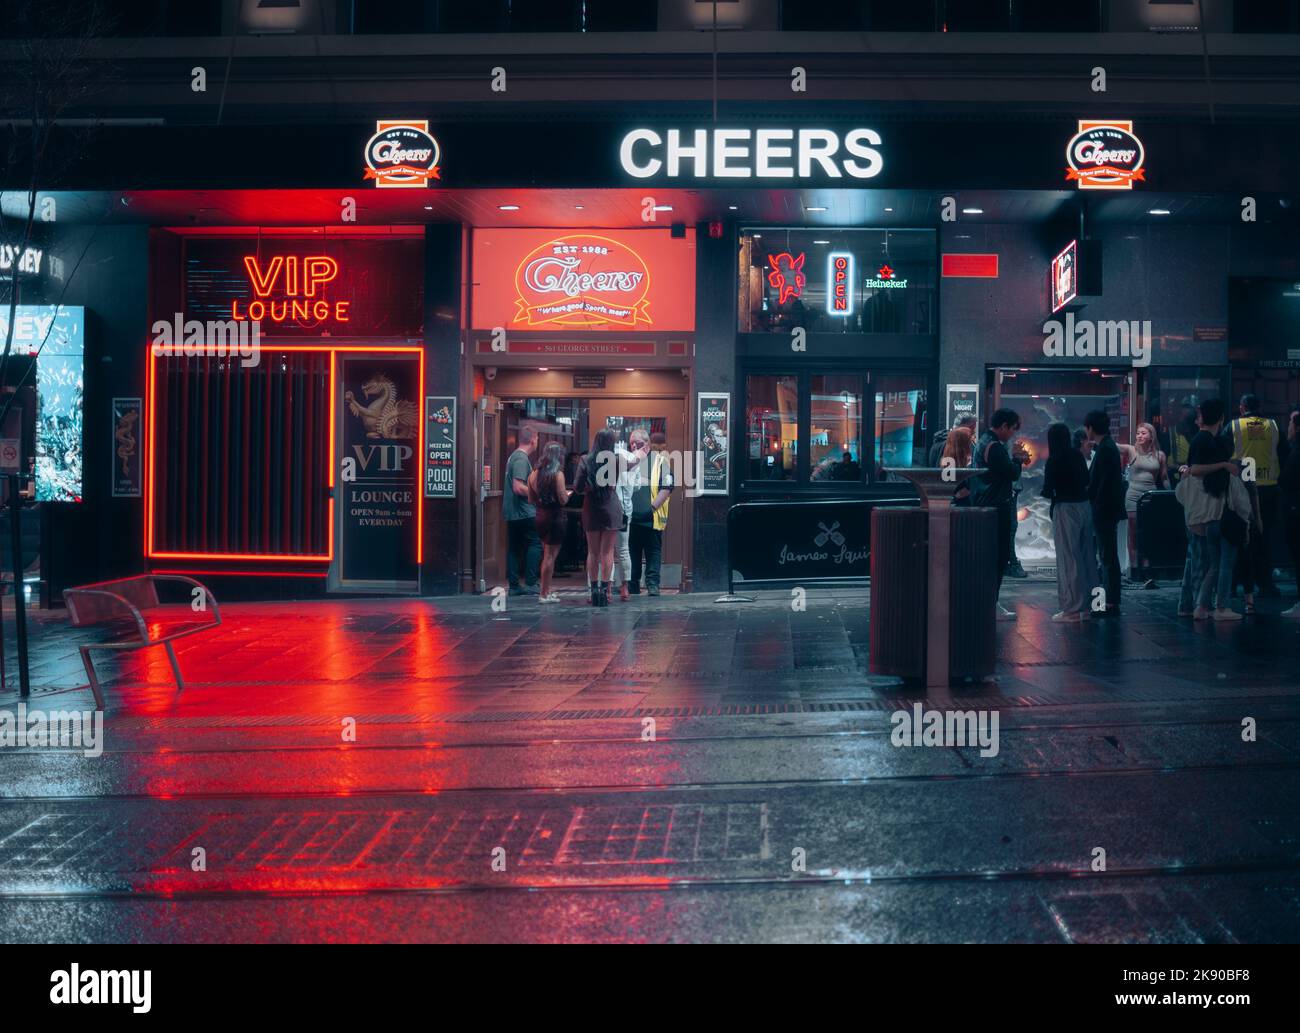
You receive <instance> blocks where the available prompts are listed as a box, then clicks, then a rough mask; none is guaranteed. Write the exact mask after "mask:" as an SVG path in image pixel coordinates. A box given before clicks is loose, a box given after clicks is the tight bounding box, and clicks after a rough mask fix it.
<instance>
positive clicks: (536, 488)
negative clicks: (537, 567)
mask: <svg viewBox="0 0 1300 1033" xmlns="http://www.w3.org/2000/svg"><path fill="white" fill-rule="evenodd" d="M528 501H529V502H531V503H532V504H533V505H534V506H535V507H537V516H536V518H535V519H536V521H537V537H538V538H540V539H541V540H542V571H541V582H542V583H541V591H540V592H539V594H538V596H537V601H538V602H540V603H558V602H559V601H560V593H558V592H556V591H554V590H553V589H552V588H551V580H552V578H554V576H555V558H556V557H557V556H558V555H559V554H560V547H561V546H562V545H563V544H564V533H565V530H566V529H567V527H568V523H569V514H568V513H566V512H565V510H564V504H565V503H566V502H568V501H569V493H568V491H566V490H565V487H564V447H563V446H562V445H559V444H557V443H555V442H551V444H549V445H547V446H546V448H545V449H544V450H543V451H542V459H541V462H539V463H538V464H537V469H536V470H534V471H533V472H532V473H531V474H529V475H528Z"/></svg>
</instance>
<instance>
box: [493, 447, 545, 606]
mask: <svg viewBox="0 0 1300 1033" xmlns="http://www.w3.org/2000/svg"><path fill="white" fill-rule="evenodd" d="M536 450H537V432H536V431H535V430H533V428H532V427H520V428H519V447H518V448H516V449H515V450H514V452H512V453H511V454H510V458H509V459H508V460H507V461H506V483H505V490H504V491H503V492H502V494H501V515H502V517H504V519H505V522H506V577H508V578H509V580H510V594H511V595H536V594H537V575H538V572H539V571H540V569H541V565H542V540H541V539H540V538H538V537H537V522H536V520H535V517H536V516H537V508H536V507H535V506H534V505H533V504H532V503H531V502H529V501H528V476H529V474H531V473H532V472H533V461H532V459H531V458H530V457H531V456H532V454H533V452H535V451H536ZM521 569H522V570H523V571H524V572H525V573H524V580H525V583H524V584H522V585H521V584H520V583H519V580H520V571H521Z"/></svg>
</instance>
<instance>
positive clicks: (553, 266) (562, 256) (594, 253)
mask: <svg viewBox="0 0 1300 1033" xmlns="http://www.w3.org/2000/svg"><path fill="white" fill-rule="evenodd" d="M472 254H473V263H474V267H473V282H474V287H473V293H472V295H471V301H470V306H471V307H470V311H471V320H472V325H473V326H474V327H475V328H476V329H481V330H488V329H493V328H495V327H504V328H506V329H507V330H539V331H551V332H555V331H564V330H584V331H586V330H613V331H616V332H622V333H627V332H628V331H661V330H669V331H691V330H694V329H695V231H694V230H693V229H687V231H686V236H685V237H677V238H675V237H673V236H672V234H671V231H670V230H667V229H653V230H594V231H585V230H584V231H579V230H571V231H565V230H545V229H542V230H514V229H503V230H476V231H475V232H474V242H473V251H472ZM511 350H516V349H513V348H512V349H511Z"/></svg>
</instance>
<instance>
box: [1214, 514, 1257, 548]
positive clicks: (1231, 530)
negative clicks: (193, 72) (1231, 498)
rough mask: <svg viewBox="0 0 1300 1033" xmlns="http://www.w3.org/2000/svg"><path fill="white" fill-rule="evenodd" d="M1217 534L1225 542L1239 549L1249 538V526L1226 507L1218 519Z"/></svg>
mask: <svg viewBox="0 0 1300 1033" xmlns="http://www.w3.org/2000/svg"><path fill="white" fill-rule="evenodd" d="M1219 533H1220V534H1221V535H1223V540H1224V541H1225V542H1228V543H1229V544H1231V545H1235V546H1236V547H1237V548H1238V549H1240V548H1241V547H1242V546H1243V545H1245V544H1246V541H1247V539H1248V538H1249V537H1250V525H1249V524H1247V523H1246V521H1244V520H1242V519H1241V517H1239V516H1237V511H1236V510H1235V509H1232V508H1231V507H1228V508H1226V509H1224V511H1223V516H1221V517H1220V518H1219Z"/></svg>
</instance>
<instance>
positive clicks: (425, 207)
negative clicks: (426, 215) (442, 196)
mask: <svg viewBox="0 0 1300 1033" xmlns="http://www.w3.org/2000/svg"><path fill="white" fill-rule="evenodd" d="M424 210H425V211H426V212H431V211H433V205H431V204H426V205H425V206H424Z"/></svg>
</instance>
